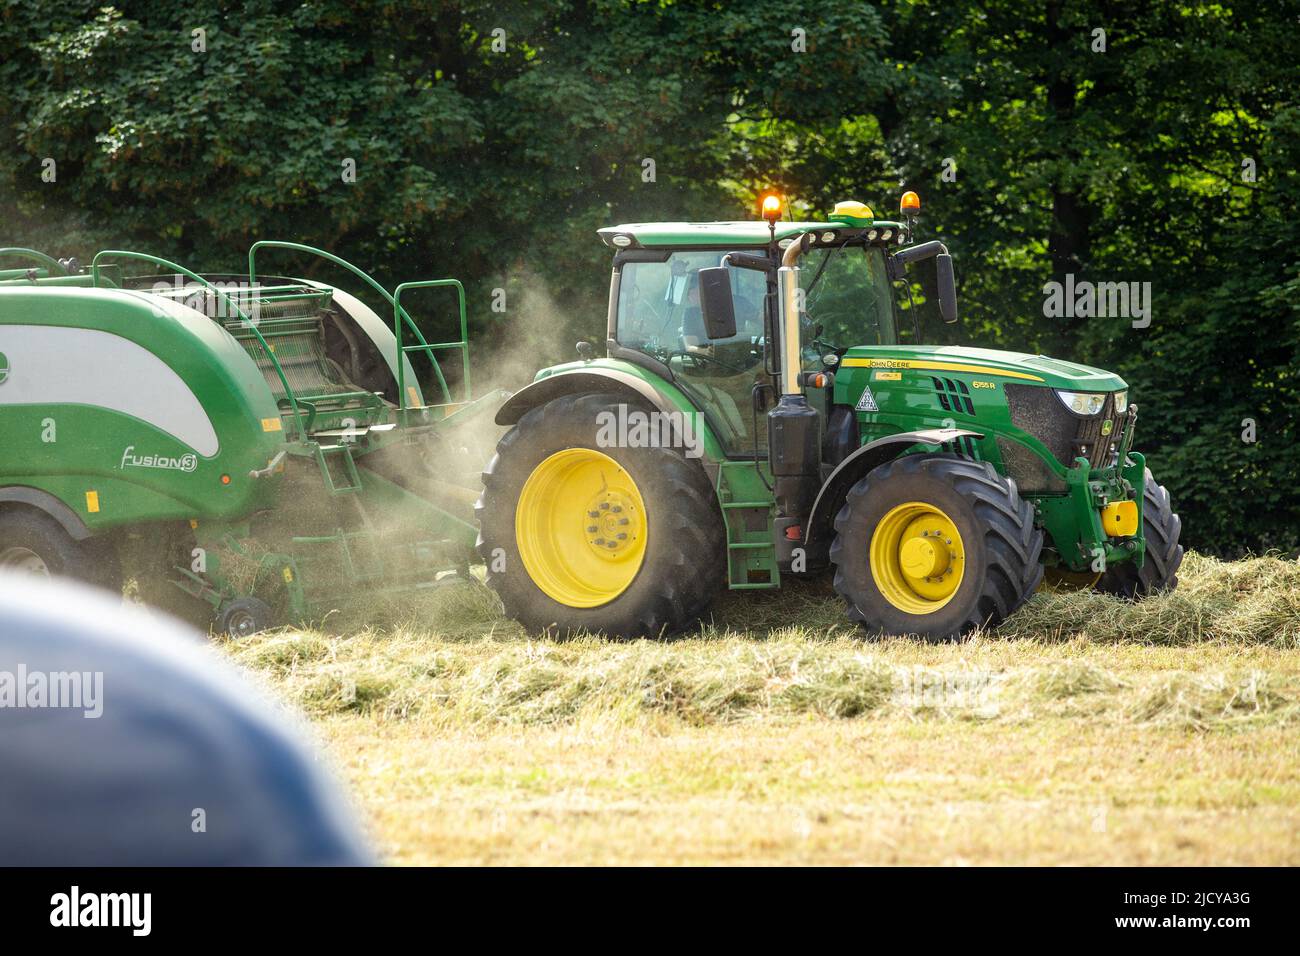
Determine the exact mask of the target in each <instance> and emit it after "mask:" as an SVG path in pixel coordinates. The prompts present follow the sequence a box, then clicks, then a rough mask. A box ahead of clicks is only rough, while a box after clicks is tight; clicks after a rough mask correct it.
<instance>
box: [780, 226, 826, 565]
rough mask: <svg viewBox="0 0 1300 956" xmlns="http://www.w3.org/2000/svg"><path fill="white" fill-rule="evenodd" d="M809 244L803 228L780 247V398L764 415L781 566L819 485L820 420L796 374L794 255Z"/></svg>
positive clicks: (797, 541)
mask: <svg viewBox="0 0 1300 956" xmlns="http://www.w3.org/2000/svg"><path fill="white" fill-rule="evenodd" d="M807 249H808V234H807V233H804V234H803V235H802V236H800V237H799V239H798V240H796V241H795V242H792V243H790V245H789V246H788V247H787V248H786V250H785V255H783V256H782V257H781V268H779V269H778V270H777V273H776V281H777V292H778V296H777V302H778V307H779V316H778V317H779V319H780V326H781V336H782V342H781V399H780V401H779V402H777V405H776V408H774V409H772V411H770V412H769V413H768V416H767V429H768V430H767V440H768V454H769V456H770V459H771V466H772V477H773V479H774V480H775V488H774V489H773V490H774V495H775V498H776V520H775V522H774V524H773V534H774V536H775V539H776V541H775V545H776V556H777V561H778V563H779V564H780V565H781V567H783V568H786V569H788V568H789V567H790V566H791V564H792V563H793V559H794V550H795V549H796V548H797V547H799V546H800V545H801V544H802V542H803V539H804V537H805V533H804V529H803V525H804V521H805V518H806V517H807V515H808V513H809V512H810V511H811V510H812V505H813V501H814V500H815V499H816V497H817V491H818V489H819V488H820V487H821V453H820V445H819V438H820V434H819V433H820V421H819V416H818V414H817V410H816V409H814V408H813V407H812V406H811V405H809V404H808V400H807V399H806V398H804V394H803V386H802V385H801V384H800V381H799V377H800V373H801V372H802V365H803V362H802V361H801V358H800V350H799V257H800V256H802V255H803V254H804V253H805V252H806V251H807Z"/></svg>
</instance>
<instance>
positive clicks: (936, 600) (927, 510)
mask: <svg viewBox="0 0 1300 956" xmlns="http://www.w3.org/2000/svg"><path fill="white" fill-rule="evenodd" d="M870 557H871V576H872V578H873V579H875V582H876V587H877V588H879V589H880V593H881V594H883V595H884V597H885V600H887V601H888V602H889V603H890V604H892V605H893V606H894V607H896V608H898V609H899V610H900V611H906V612H907V613H908V614H933V613H934V612H935V611H937V610H939V608H941V607H943V606H944V605H945V604H947V603H948V602H949V601H951V600H952V596H953V595H954V594H956V593H957V588H958V587H960V586H961V579H962V577H963V576H964V574H965V572H966V549H965V546H964V545H963V544H962V540H961V534H960V533H959V532H958V531H957V525H956V524H954V523H953V520H952V519H951V518H949V517H948V516H947V515H946V514H944V513H943V511H941V510H940V509H938V508H936V507H935V506H934V505H931V504H926V503H925V502H920V501H909V502H907V503H906V504H901V505H898V506H897V507H896V508H891V509H890V511H889V513H888V514H886V515H885V516H884V517H883V518H881V519H880V523H879V524H878V525H876V530H875V531H874V532H873V533H872V535H871V553H870Z"/></svg>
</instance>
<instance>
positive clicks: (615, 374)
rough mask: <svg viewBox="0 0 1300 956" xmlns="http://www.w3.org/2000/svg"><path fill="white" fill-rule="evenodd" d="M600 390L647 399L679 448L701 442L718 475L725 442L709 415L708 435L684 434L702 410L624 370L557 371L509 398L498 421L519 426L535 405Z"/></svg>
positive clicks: (707, 461)
mask: <svg viewBox="0 0 1300 956" xmlns="http://www.w3.org/2000/svg"><path fill="white" fill-rule="evenodd" d="M599 392H612V393H614V394H617V395H625V396H627V398H628V400H629V401H631V402H637V401H640V402H645V403H646V404H649V405H650V407H651V408H653V409H654V410H656V411H660V412H663V413H664V414H665V416H666V421H667V422H668V423H669V424H670V426H671V428H672V434H673V440H674V441H676V442H680V443H681V444H680V445H679V446H678V447H682V448H690V447H692V446H693V445H694V444H696V443H701V445H702V447H703V449H704V450H705V454H704V456H703V458H702V459H701V464H703V465H704V466H705V469H706V470H707V471H709V474H710V476H712V475H713V474H714V471H715V468H714V465H713V460H714V459H716V458H718V457H721V454H720V449H721V445H720V443H719V442H718V440H717V432H716V431H715V430H714V429H713V427H712V425H711V424H710V423H709V421H708V418H707V416H704V415H701V418H703V424H702V428H703V432H704V434H702V435H684V434H683V429H682V426H683V420H684V418H685V416H686V415H691V414H695V413H698V412H699V409H697V408H695V407H694V406H692V405H690V404H689V402H685V401H682V402H679V401H676V400H674V398H673V397H672V396H670V395H667V394H665V393H664V391H662V390H661V389H658V388H656V387H655V386H654V383H653V382H650V381H647V380H646V379H644V378H641V377H639V376H636V375H633V374H632V373H630V372H625V371H623V370H621V369H616V368H606V367H601V366H588V367H587V368H581V369H576V370H574V371H571V372H557V373H555V374H553V375H548V376H547V377H546V378H542V379H538V380H537V381H535V382H532V383H531V384H529V385H527V386H525V387H524V388H521V389H520V390H519V391H517V392H515V393H514V394H513V395H511V396H510V398H508V399H507V400H506V402H505V404H504V405H502V406H501V408H500V409H498V411H497V414H496V423H497V424H498V425H515V424H517V423H518V422H519V420H520V419H521V418H523V417H524V415H526V414H527V413H528V412H530V411H532V410H533V409H534V408H538V407H540V406H542V405H545V404H546V403H547V402H550V401H553V400H554V399H557V398H560V397H561V396H563V395H574V394H577V395H590V394H594V393H599ZM696 421H699V419H696Z"/></svg>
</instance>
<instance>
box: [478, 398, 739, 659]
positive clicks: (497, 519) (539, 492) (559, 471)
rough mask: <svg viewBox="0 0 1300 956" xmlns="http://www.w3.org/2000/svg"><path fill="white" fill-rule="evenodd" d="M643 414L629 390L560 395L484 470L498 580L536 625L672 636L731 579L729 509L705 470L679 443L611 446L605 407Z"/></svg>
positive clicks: (512, 605)
mask: <svg viewBox="0 0 1300 956" xmlns="http://www.w3.org/2000/svg"><path fill="white" fill-rule="evenodd" d="M620 409H621V410H620ZM632 412H635V413H638V414H647V415H648V414H652V412H651V410H650V409H648V408H641V407H640V406H639V405H634V406H630V407H629V406H628V404H627V401H626V399H623V398H621V397H620V396H618V395H584V396H577V395H566V396H562V397H560V398H557V399H555V400H553V401H551V402H548V403H547V404H545V405H542V406H540V407H538V408H534V409H533V410H531V411H530V412H528V413H527V414H526V415H524V417H523V418H521V419H520V420H519V423H518V424H517V425H515V427H514V428H512V429H511V430H510V431H509V432H507V433H506V435H505V437H503V438H502V439H501V441H500V442H499V443H498V444H497V453H496V455H495V456H494V457H493V459H492V461H491V462H490V463H489V465H488V467H487V470H486V471H485V472H484V473H483V494H482V495H481V496H480V498H479V501H478V505H477V506H476V509H475V510H476V512H477V514H478V519H479V541H478V547H479V553H480V555H481V556H482V558H483V562H484V564H485V565H486V566H487V583H488V585H489V586H490V587H492V588H493V589H494V590H495V591H496V592H497V594H498V595H499V596H500V598H501V602H502V604H503V605H504V607H505V611H506V613H507V614H508V615H509V616H511V617H513V618H515V619H516V620H518V621H520V622H521V623H522V624H524V626H526V627H528V628H530V629H533V630H545V631H552V630H553V631H560V632H568V631H574V630H588V631H593V632H603V633H605V634H609V635H611V636H616V637H656V636H658V635H660V634H669V633H673V632H675V631H679V630H682V629H683V628H685V627H687V626H689V625H690V624H692V623H694V622H695V620H696V619H697V618H698V617H699V616H700V614H701V613H703V612H704V610H705V609H707V608H708V606H709V604H710V602H711V601H712V600H713V597H714V595H715V594H716V593H717V591H718V589H719V587H720V585H721V584H722V581H723V578H722V575H723V574H724V573H725V570H726V550H725V539H724V536H723V531H722V516H721V513H720V511H719V508H718V503H717V496H716V495H715V494H714V491H713V487H712V485H710V483H709V480H708V477H707V476H706V475H705V472H704V469H703V468H702V467H701V466H700V464H699V463H698V462H695V461H692V460H690V459H689V458H688V457H686V455H685V453H684V452H683V451H682V450H681V449H677V448H671V447H644V446H642V447H621V446H620V447H611V444H610V442H609V441H608V440H607V437H608V436H607V435H605V433H604V432H603V430H602V428H601V424H602V422H603V421H608V420H609V419H606V418H605V417H604V416H606V415H611V416H614V419H613V420H618V419H619V416H620V415H624V416H626V415H629V414H631V413H632ZM603 435H604V437H602V436H603Z"/></svg>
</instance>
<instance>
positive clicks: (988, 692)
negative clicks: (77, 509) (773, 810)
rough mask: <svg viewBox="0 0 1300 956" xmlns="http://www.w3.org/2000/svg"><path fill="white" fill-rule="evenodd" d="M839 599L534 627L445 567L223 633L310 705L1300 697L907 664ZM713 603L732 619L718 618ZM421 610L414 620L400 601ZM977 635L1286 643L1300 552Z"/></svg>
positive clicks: (811, 706) (521, 707) (1145, 713)
mask: <svg viewBox="0 0 1300 956" xmlns="http://www.w3.org/2000/svg"><path fill="white" fill-rule="evenodd" d="M837 600H838V599H836V598H834V597H833V596H831V597H825V596H822V595H820V594H819V593H818V592H816V591H815V590H813V589H809V588H803V589H796V590H792V591H790V592H786V593H784V594H783V595H779V596H769V597H767V598H766V600H763V601H758V602H751V603H748V604H745V605H737V603H736V602H735V601H734V599H733V600H732V601H730V602H728V605H724V607H723V608H721V609H720V611H719V614H718V615H716V616H715V621H714V622H713V623H712V624H710V625H709V626H706V627H704V628H702V629H701V630H700V631H699V632H698V633H697V634H695V635H693V636H689V637H687V638H684V639H679V640H675V641H635V642H628V643H625V642H617V641H609V640H605V639H602V638H599V637H590V636H589V637H582V638H575V639H571V640H550V639H536V638H530V637H529V636H528V635H526V634H524V633H523V632H522V631H521V629H520V628H519V627H518V626H517V625H515V624H514V623H513V622H510V621H507V620H505V619H503V618H502V617H501V616H500V614H499V610H498V609H497V607H496V605H495V600H494V598H493V597H492V595H491V594H490V592H487V591H486V590H485V589H482V588H473V587H455V588H448V589H446V590H444V591H440V592H438V593H435V594H432V595H429V596H428V597H427V598H426V599H425V600H423V601H421V602H419V603H418V606H417V605H413V604H411V603H409V602H404V603H391V604H385V605H383V606H376V607H373V608H370V609H368V610H366V611H364V612H361V613H362V614H363V615H364V616H363V617H362V619H363V620H365V621H367V622H368V623H369V625H370V626H369V627H367V628H365V629H364V630H361V631H360V632H357V633H348V631H350V630H351V628H350V627H349V626H348V624H349V621H348V620H347V618H344V617H336V618H333V619H331V620H330V621H327V622H326V627H327V628H328V629H330V630H332V631H333V632H334V633H333V634H331V633H327V632H326V631H325V630H315V631H283V632H280V633H272V634H266V635H260V636H258V637H256V638H253V639H251V640H250V641H248V642H247V643H244V644H241V645H227V649H228V651H229V652H230V653H231V654H232V655H233V656H234V657H235V659H236V660H237V661H239V662H240V663H243V664H245V665H247V666H250V667H253V668H254V669H256V670H259V671H262V672H263V673H264V675H265V676H266V677H267V678H268V679H270V680H271V681H272V682H273V683H275V684H276V685H278V688H279V690H280V691H281V693H282V694H283V695H285V696H287V697H288V698H289V699H290V700H293V701H296V702H297V703H298V704H299V705H300V706H302V707H303V708H304V709H305V710H306V711H307V712H308V713H310V714H311V715H313V716H327V715H330V714H343V713H362V714H366V715H371V716H375V717H381V718H392V719H403V718H408V717H418V718H419V719H421V720H432V721H435V722H443V723H446V724H448V725H454V726H462V727H465V726H469V727H472V726H476V725H484V726H487V725H501V724H528V725H536V724H543V725H545V724H555V723H561V722H565V721H571V720H576V719H579V718H582V717H586V716H601V717H604V718H611V717H612V718H614V719H617V720H624V721H627V722H629V723H636V722H639V721H644V720H647V719H662V718H664V717H670V718H672V719H676V720H682V721H686V722H689V723H694V724H712V723H721V722H732V721H744V720H752V719H760V718H769V717H784V718H798V717H801V716H809V717H819V718H831V719H845V718H860V717H879V716H886V715H894V716H897V715H900V714H903V715H907V716H910V717H914V718H915V719H933V718H940V719H969V720H1020V719H1027V718H1033V717H1035V716H1038V715H1049V714H1086V715H1089V716H1093V717H1095V718H1096V719H1098V720H1106V721H1122V722H1131V723H1138V724H1158V725H1167V726H1179V727H1187V728H1192V729H1202V730H1205V729H1214V728H1227V727H1235V726H1257V725H1260V724H1261V723H1270V724H1271V723H1277V722H1290V721H1292V720H1294V719H1295V716H1296V714H1297V712H1298V711H1300V688H1297V687H1296V686H1292V683H1293V679H1292V678H1290V677H1279V676H1277V675H1274V674H1270V673H1268V672H1263V671H1257V670H1241V671H1231V672H1229V671H1223V672H1217V673H1216V672H1204V671H1197V672H1195V673H1193V672H1191V671H1189V672H1186V673H1184V672H1181V671H1156V672H1152V673H1151V674H1149V675H1145V674H1144V675H1141V676H1140V677H1135V676H1134V675H1132V674H1131V673H1126V674H1125V675H1123V676H1121V675H1119V674H1117V673H1113V672H1111V671H1109V670H1107V669H1106V668H1105V667H1102V666H1100V665H1097V664H1094V663H1091V662H1088V661H1071V662H1067V663H1060V664H1050V665H1042V666H1032V665H1031V666H1009V667H1006V668H1001V669H996V670H992V671H987V670H984V671H981V670H977V669H973V668H971V667H968V666H965V665H963V664H960V663H957V664H951V665H948V664H945V665H944V666H941V667H931V668H924V667H919V666H917V667H912V666H902V665H901V662H902V661H904V660H907V659H908V657H907V655H906V653H905V651H906V649H907V647H908V646H909V645H908V642H900V641H897V640H895V641H887V642H881V643H877V642H872V641H868V640H864V638H863V637H862V635H861V633H860V632H858V631H857V630H855V629H854V628H852V627H849V626H846V625H845V624H844V622H843V618H842V616H840V614H839V607H838V603H837ZM729 609H730V610H733V611H735V613H727V612H728V610H729ZM782 610H784V613H781V612H782ZM351 613H352V614H353V615H357V614H358V611H356V610H354V611H353V612H351ZM724 614H726V617H725V620H726V621H727V624H728V625H729V626H728V627H723V626H721V624H722V619H723V615H724ZM417 615H418V618H419V621H420V622H421V623H418V624H417V623H415V622H414V621H412V620H410V618H412V617H414V616H417ZM424 622H427V624H426V623H424ZM428 625H436V627H437V629H436V631H435V630H434V629H433V628H432V627H430V626H428ZM978 640H979V641H981V642H997V641H1015V642H1016V643H1018V644H1020V643H1022V642H1026V641H1033V642H1052V643H1055V642H1062V641H1067V640H1076V641H1083V642H1094V643H1098V644H1113V643H1117V642H1136V643H1142V644H1151V645H1173V646H1180V645H1194V644H1198V643H1206V642H1214V643H1219V644H1234V645H1255V646H1259V645H1265V646H1275V647H1296V646H1300V566H1298V565H1297V564H1296V563H1295V562H1288V561H1283V560H1279V559H1276V558H1258V559H1251V560H1247V561H1240V562H1232V563H1223V562H1218V561H1214V560H1213V559H1207V558H1200V557H1197V556H1194V555H1193V556H1189V558H1188V561H1187V563H1186V565H1185V573H1184V575H1183V581H1182V587H1180V589H1179V591H1178V592H1176V593H1175V594H1171V595H1166V596H1162V597H1159V598H1155V599H1153V600H1150V601H1147V602H1143V603H1140V604H1128V603H1125V602H1120V601H1117V600H1114V599H1112V598H1108V597H1105V596H1102V595H1097V594H1042V595H1039V596H1038V597H1036V598H1035V599H1034V600H1033V601H1032V602H1030V604H1029V605H1027V606H1026V607H1025V608H1024V609H1022V611H1021V612H1020V613H1019V614H1017V615H1016V616H1015V617H1014V618H1013V619H1012V620H1011V621H1009V622H1008V623H1007V625H1005V626H1004V627H1003V628H1002V629H1001V630H1000V631H998V632H996V633H992V634H988V635H982V636H980V637H979V638H978ZM955 660H958V661H960V660H961V656H960V654H958V655H957V656H956V657H955Z"/></svg>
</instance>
